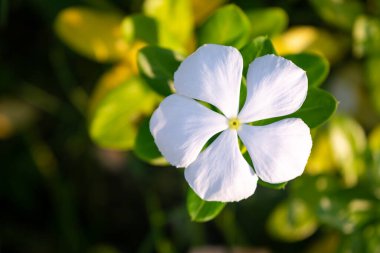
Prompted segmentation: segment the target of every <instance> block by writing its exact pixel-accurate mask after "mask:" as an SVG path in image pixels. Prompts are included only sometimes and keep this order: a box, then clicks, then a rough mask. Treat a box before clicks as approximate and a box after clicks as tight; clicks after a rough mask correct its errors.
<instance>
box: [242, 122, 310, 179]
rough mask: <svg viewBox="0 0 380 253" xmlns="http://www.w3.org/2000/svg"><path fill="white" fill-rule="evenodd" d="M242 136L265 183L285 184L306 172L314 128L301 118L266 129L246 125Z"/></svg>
mask: <svg viewBox="0 0 380 253" xmlns="http://www.w3.org/2000/svg"><path fill="white" fill-rule="evenodd" d="M239 136H240V138H241V140H242V141H243V143H244V145H245V146H246V147H247V150H248V153H249V155H250V156H251V158H252V163H253V166H254V167H255V171H256V174H257V176H258V177H259V178H260V179H261V180H263V181H265V182H268V183H273V184H276V183H282V182H286V181H289V180H291V179H293V178H296V177H298V176H300V175H301V174H302V172H303V171H304V169H305V166H306V163H307V159H308V158H309V155H310V150H311V146H312V141H311V135H310V129H309V127H308V126H307V125H306V124H305V123H304V122H303V121H302V120H301V119H295V118H292V119H284V120H281V121H278V122H275V123H273V124H270V125H266V126H249V125H246V124H243V125H242V127H241V128H240V130H239Z"/></svg>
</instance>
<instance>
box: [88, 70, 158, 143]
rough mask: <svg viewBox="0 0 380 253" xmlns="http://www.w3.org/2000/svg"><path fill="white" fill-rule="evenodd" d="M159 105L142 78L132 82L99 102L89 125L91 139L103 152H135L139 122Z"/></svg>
mask: <svg viewBox="0 0 380 253" xmlns="http://www.w3.org/2000/svg"><path fill="white" fill-rule="evenodd" d="M156 103H157V95H156V94H155V93H154V92H153V91H151V90H150V89H149V88H148V87H146V85H145V84H144V82H143V81H142V80H141V79H140V78H137V77H134V78H131V79H129V80H128V81H127V82H125V83H124V84H122V85H120V86H118V87H117V88H115V89H113V90H112V91H111V92H109V93H108V94H107V95H106V96H105V97H104V98H103V99H102V100H101V101H100V102H99V104H98V106H97V108H96V109H95V111H94V113H93V116H92V118H91V121H90V136H91V138H92V139H93V141H94V142H96V143H97V144H98V145H99V146H101V147H104V148H112V149H122V150H128V149H130V148H132V147H133V145H134V143H135V138H136V134H137V125H138V123H139V120H140V118H141V117H142V116H144V115H148V114H149V113H151V112H152V111H153V108H154V106H155V104H156Z"/></svg>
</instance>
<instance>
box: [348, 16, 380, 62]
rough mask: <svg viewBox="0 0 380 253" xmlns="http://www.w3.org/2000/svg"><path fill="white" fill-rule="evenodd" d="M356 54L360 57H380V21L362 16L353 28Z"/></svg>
mask: <svg viewBox="0 0 380 253" xmlns="http://www.w3.org/2000/svg"><path fill="white" fill-rule="evenodd" d="M352 35H353V39H354V45H353V46H354V53H355V54H356V55H357V56H359V57H362V56H375V55H380V19H379V18H375V17H367V16H360V17H359V18H358V19H357V20H356V22H355V25H354V28H353V32H352Z"/></svg>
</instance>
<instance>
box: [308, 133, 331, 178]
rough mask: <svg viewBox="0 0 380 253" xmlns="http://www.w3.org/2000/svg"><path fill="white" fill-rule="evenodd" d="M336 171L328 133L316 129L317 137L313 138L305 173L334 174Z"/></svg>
mask: <svg viewBox="0 0 380 253" xmlns="http://www.w3.org/2000/svg"><path fill="white" fill-rule="evenodd" d="M337 169H338V168H337V164H336V162H335V159H334V155H333V149H332V145H331V142H330V137H329V134H328V131H327V129H318V131H317V135H316V136H315V137H314V138H313V147H312V149H311V154H310V157H309V160H308V161H307V166H306V172H307V173H309V174H311V175H318V174H322V173H328V172H336V171H337Z"/></svg>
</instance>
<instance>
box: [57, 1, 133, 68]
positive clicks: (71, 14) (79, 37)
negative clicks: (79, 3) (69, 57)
mask: <svg viewBox="0 0 380 253" xmlns="http://www.w3.org/2000/svg"><path fill="white" fill-rule="evenodd" d="M121 21H122V16H121V15H120V13H118V12H111V11H105V10H99V9H95V8H87V7H70V8H67V9H64V10H62V11H61V12H60V13H59V15H58V16H57V18H56V20H55V23H54V30H55V32H56V33H57V35H58V37H59V38H60V39H61V40H62V41H63V42H65V44H66V45H68V46H69V47H70V48H71V49H72V50H74V51H76V52H77V53H79V54H81V55H83V56H86V57H88V58H90V59H93V60H95V61H98V62H113V61H117V60H120V59H121V58H122V57H123V56H124V55H125V53H126V50H127V48H128V46H127V45H126V43H125V42H124V41H123V39H122V36H121V34H120V33H119V32H115V31H118V30H119V28H120V22H121Z"/></svg>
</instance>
